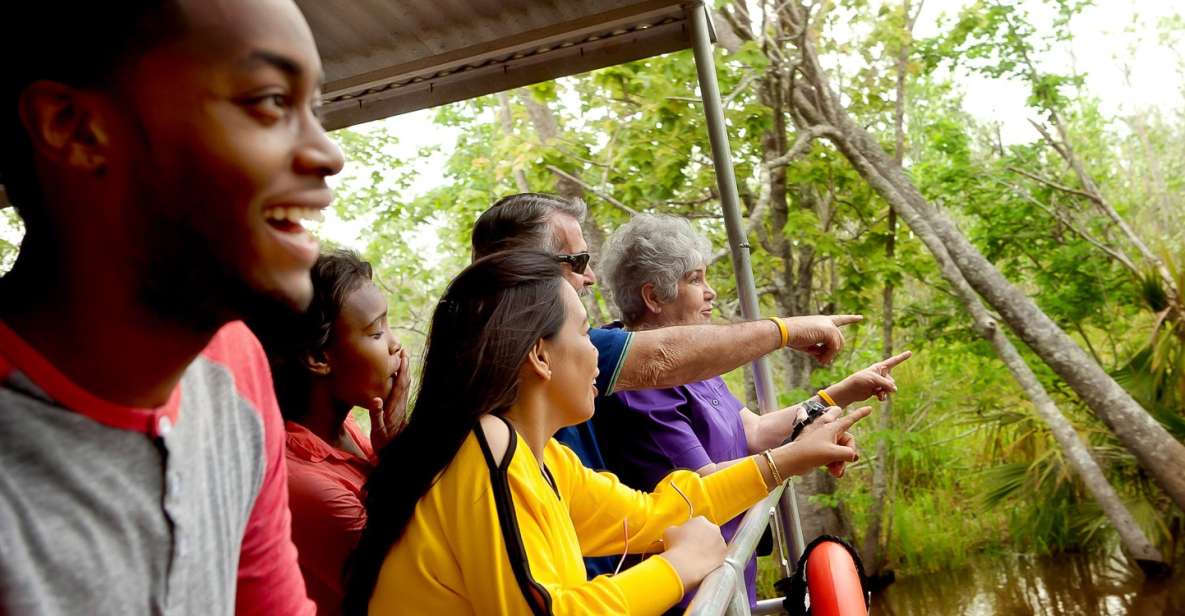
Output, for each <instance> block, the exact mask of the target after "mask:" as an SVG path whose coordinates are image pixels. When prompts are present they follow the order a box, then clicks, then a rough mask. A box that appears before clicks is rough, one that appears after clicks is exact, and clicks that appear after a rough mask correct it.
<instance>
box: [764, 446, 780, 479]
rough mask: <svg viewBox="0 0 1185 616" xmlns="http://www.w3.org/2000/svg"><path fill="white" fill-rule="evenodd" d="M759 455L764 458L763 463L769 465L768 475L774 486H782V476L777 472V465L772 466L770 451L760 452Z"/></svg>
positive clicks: (772, 460) (772, 458) (772, 457)
mask: <svg viewBox="0 0 1185 616" xmlns="http://www.w3.org/2000/svg"><path fill="white" fill-rule="evenodd" d="M761 455H763V456H765V463H766V464H768V465H769V474H770V476H771V477H773V478H774V485H775V486H780V485H782V482H783V481H784V480H783V479H782V474H781V473H779V472H778V465H777V464H774V454H772V453H770V450H768V449H766V450H765V451H763V452H761Z"/></svg>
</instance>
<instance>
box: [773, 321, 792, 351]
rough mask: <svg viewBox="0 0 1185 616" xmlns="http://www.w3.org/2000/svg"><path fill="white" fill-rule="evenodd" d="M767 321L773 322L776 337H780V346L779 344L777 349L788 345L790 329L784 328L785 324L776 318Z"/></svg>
mask: <svg viewBox="0 0 1185 616" xmlns="http://www.w3.org/2000/svg"><path fill="white" fill-rule="evenodd" d="M769 320H771V321H773V322H774V325H777V326H778V335H779V336H781V337H782V344H780V345H779V346H778V348H779V349H780V348H783V347H785V346H786V345H788V344H790V329H789V328H788V327H786V323H784V322H783V321H782V320H781V319H779V318H778V317H770V318H769Z"/></svg>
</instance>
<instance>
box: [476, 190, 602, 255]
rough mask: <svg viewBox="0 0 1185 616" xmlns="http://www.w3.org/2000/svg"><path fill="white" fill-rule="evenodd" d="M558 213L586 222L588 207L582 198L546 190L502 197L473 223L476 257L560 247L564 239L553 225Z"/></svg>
mask: <svg viewBox="0 0 1185 616" xmlns="http://www.w3.org/2000/svg"><path fill="white" fill-rule="evenodd" d="M557 213H558V214H564V215H567V216H571V217H572V218H575V219H576V221H577V222H584V217H585V216H586V215H587V213H588V207H587V206H585V205H584V201H582V200H581V199H580V198H578V197H561V196H559V195H549V194H546V193H519V194H517V195H510V196H509V197H503V198H501V199H499V200H498V202H497V203H495V204H494V205H492V206H490V209H488V210H486V211H485V212H483V213H482V215H481V216H479V217H478V219H477V222H476V223H474V225H473V235H472V238H471V240H472V244H473V258H474V259H480V258H481V257H484V256H487V255H492V254H494V253H495V252H501V251H503V250H518V249H524V248H525V249H532V250H544V251H547V252H555V251H557V250H559V248H560V239H559V236H558V235H557V234H556V232H555V229H554V227H553V226H552V225H551V219H552V217H553V216H555V215H556V214H557Z"/></svg>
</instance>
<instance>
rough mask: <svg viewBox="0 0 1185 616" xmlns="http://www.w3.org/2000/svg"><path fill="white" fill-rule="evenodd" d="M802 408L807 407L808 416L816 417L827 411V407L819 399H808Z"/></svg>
mask: <svg viewBox="0 0 1185 616" xmlns="http://www.w3.org/2000/svg"><path fill="white" fill-rule="evenodd" d="M802 408H804V409H806V413H807V416H809V417H811V418H814V417H816V416H818V415H822V414H823V413H826V412H827V407H826V406H824V405H823V403H822V402H818V401H817V400H807V401H806V402H803V403H802Z"/></svg>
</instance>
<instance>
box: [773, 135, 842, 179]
mask: <svg viewBox="0 0 1185 616" xmlns="http://www.w3.org/2000/svg"><path fill="white" fill-rule="evenodd" d="M839 136H840V135H839V131H838V130H836V128H835V127H834V126H829V125H825V126H812V127H810V128H805V129H802V130H800V131H798V138H797V139H795V140H794V145H793V146H790V150H789V151H787V152H786V153H785V154H783V155H782V156H779V157H777V158H775V159H773V160H771V161H767V162H766V163H765V167H766V168H767V169H773V168H775V167H785V166H786V165H789V164H790V163H791V162H792V161H793V160H794V159H795V158H798V157H799V156H802V154H803V153H804V152H806V151H807V149H808V148H810V146H811V144H812V143H814V141H815V140H816V139H819V138H820V137H836V138H838V137H839Z"/></svg>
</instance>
